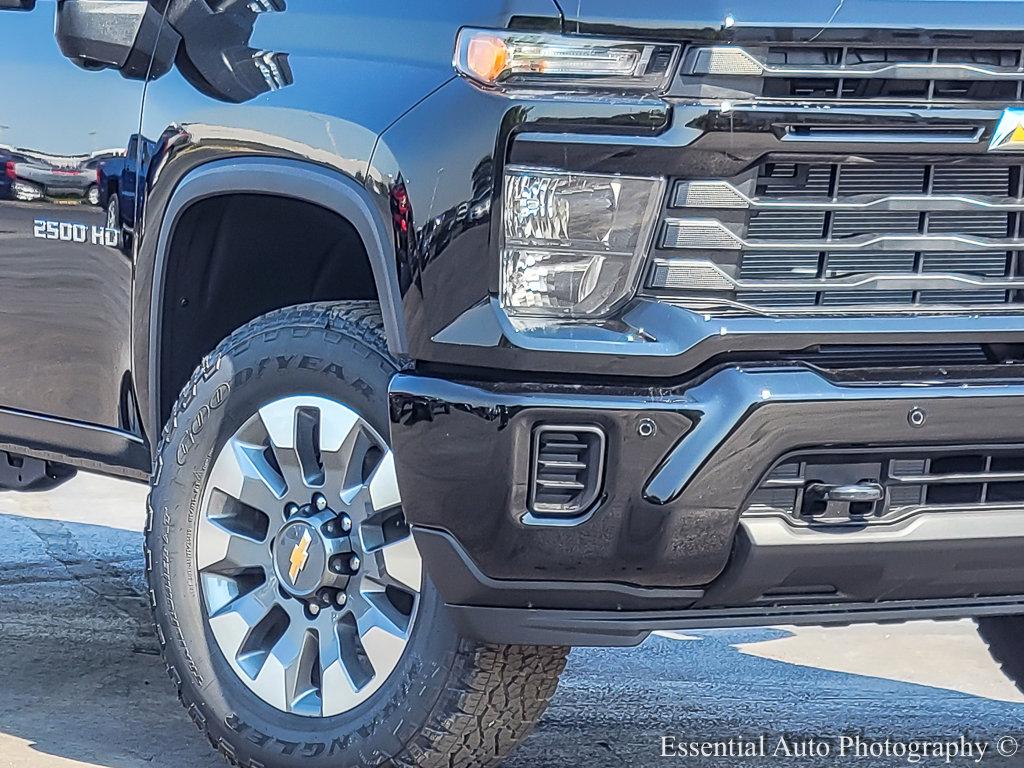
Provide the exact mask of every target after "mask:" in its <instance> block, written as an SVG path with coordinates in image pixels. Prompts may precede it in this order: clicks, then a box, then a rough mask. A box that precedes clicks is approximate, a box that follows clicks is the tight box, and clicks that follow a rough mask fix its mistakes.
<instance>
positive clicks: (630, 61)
mask: <svg viewBox="0 0 1024 768" xmlns="http://www.w3.org/2000/svg"><path fill="white" fill-rule="evenodd" d="M678 55H679V46H676V45H664V44H655V43H636V42H630V41H625V40H612V39H607V38H602V37H582V36H579V37H573V36H568V35H550V34H541V33H536V32H516V31H513V30H494V29H471V28H466V29H463V30H462V31H460V32H459V39H458V42H457V44H456V50H455V68H456V69H457V70H458V71H459V72H461V73H462V74H464V75H466V76H467V77H469V78H472V79H473V80H475V81H477V82H478V83H481V84H482V85H505V86H516V85H519V86H533V87H536V86H540V87H543V86H545V85H550V86H558V87H562V88H564V87H579V86H584V87H587V86H591V87H597V88H626V89H637V90H642V91H658V90H661V89H663V88H664V87H665V86H666V85H667V84H668V78H669V76H670V75H671V74H672V72H673V70H674V69H675V63H676V60H677V59H678Z"/></svg>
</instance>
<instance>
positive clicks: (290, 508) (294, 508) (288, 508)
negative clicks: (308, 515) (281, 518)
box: [284, 501, 299, 517]
mask: <svg viewBox="0 0 1024 768" xmlns="http://www.w3.org/2000/svg"><path fill="white" fill-rule="evenodd" d="M298 512H299V505H298V504H296V503H295V502H294V501H289V502H288V503H287V504H285V505H284V513H285V514H286V515H288V517H294V516H295V515H297V514H298Z"/></svg>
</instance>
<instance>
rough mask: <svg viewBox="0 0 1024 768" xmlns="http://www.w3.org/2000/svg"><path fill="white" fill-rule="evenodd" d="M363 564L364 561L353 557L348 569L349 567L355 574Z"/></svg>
mask: <svg viewBox="0 0 1024 768" xmlns="http://www.w3.org/2000/svg"><path fill="white" fill-rule="evenodd" d="M362 564H363V561H362V560H360V559H359V556H358V555H352V557H351V559H350V560H349V561H348V567H349V570H351V571H352V573H355V572H356V571H358V570H359V566H360V565H362Z"/></svg>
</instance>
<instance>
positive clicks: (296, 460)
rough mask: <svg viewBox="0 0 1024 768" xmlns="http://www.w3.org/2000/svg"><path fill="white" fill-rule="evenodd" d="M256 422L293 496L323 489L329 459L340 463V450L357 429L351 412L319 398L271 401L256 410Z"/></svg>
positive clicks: (358, 424)
mask: <svg viewBox="0 0 1024 768" xmlns="http://www.w3.org/2000/svg"><path fill="white" fill-rule="evenodd" d="M260 419H261V420H262V422H263V425H264V427H265V429H266V431H267V435H268V436H269V439H270V445H271V447H272V449H273V451H274V455H275V457H276V458H277V462H278V465H279V466H280V468H281V473H282V475H283V476H284V479H285V482H286V484H287V485H288V490H289V492H290V493H291V494H292V495H293V496H295V495H296V494H298V493H299V491H300V490H301V489H303V488H307V487H308V488H318V487H323V486H324V484H325V473H326V469H327V466H326V464H327V462H328V460H329V458H330V455H331V454H335V455H338V459H339V460H340V461H342V462H344V459H345V453H344V452H343V451H342V448H343V447H344V446H346V445H347V444H351V442H352V441H351V440H350V437H351V436H352V434H353V432H358V431H359V426H360V419H359V416H358V415H357V414H356V413H355V412H354V411H352V410H350V409H349V408H346V407H345V406H343V405H341V404H340V403H335V402H333V401H330V400H327V399H325V398H319V397H289V398H285V399H283V400H278V401H275V402H273V403H270V404H269V405H265V406H263V407H262V408H260ZM344 466H347V463H345V464H344ZM332 469H333V467H332Z"/></svg>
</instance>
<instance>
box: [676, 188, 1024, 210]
mask: <svg viewBox="0 0 1024 768" xmlns="http://www.w3.org/2000/svg"><path fill="white" fill-rule="evenodd" d="M672 206H673V207H674V208H735V209H752V210H784V211H800V210H813V211H861V210H864V211H963V210H965V209H966V210H971V209H977V210H986V211H1024V199H1021V198H1011V197H981V196H973V195H950V194H940V195H924V194H921V195H868V194H863V195H852V196H847V197H842V198H829V197H808V198H803V197H800V198H797V197H794V198H791V199H785V198H771V197H750V196H748V195H745V194H743V192H741V191H740V190H739V189H737V188H736V187H735V186H733V185H732V184H730V183H729V182H728V181H682V182H679V184H678V185H677V186H676V189H675V192H674V194H673V197H672Z"/></svg>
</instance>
